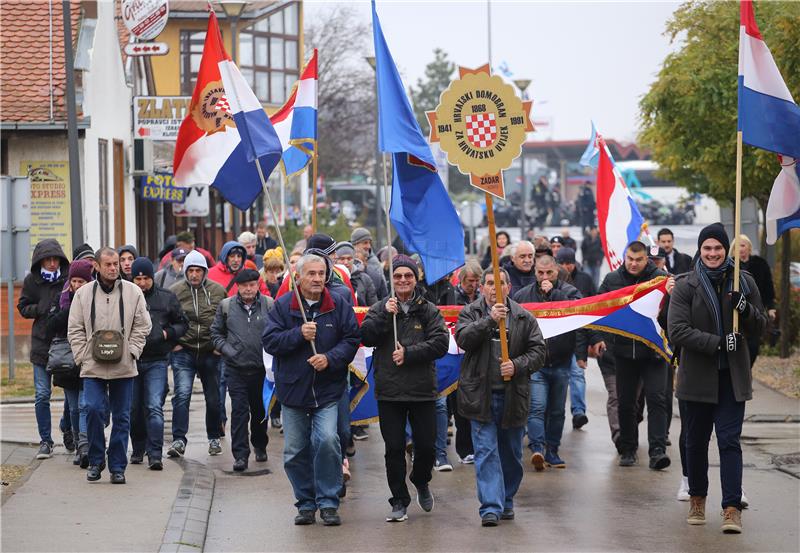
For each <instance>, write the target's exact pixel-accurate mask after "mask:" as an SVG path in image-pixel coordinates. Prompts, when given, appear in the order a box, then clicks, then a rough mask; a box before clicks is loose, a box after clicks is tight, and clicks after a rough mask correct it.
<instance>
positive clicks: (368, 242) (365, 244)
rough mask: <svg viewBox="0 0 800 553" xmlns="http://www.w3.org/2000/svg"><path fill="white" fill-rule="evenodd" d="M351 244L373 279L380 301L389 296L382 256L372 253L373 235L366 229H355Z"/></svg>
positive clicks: (356, 255) (351, 236) (351, 235)
mask: <svg viewBox="0 0 800 553" xmlns="http://www.w3.org/2000/svg"><path fill="white" fill-rule="evenodd" d="M350 243H351V244H353V248H354V249H355V251H356V253H355V257H356V258H357V259H358V260H359V261H361V263H362V264H363V265H364V272H365V273H367V275H368V276H369V277H370V278H371V279H372V284H373V286H374V288H375V293H376V294H377V295H378V299H383V298H385V297H386V296H388V295H389V288H388V286H387V283H386V278H385V277H384V274H383V272H384V271H383V265H382V264H381V261H382V260H381V259H380V254H379V255H375V252H373V251H372V233H371V232H370V231H369V230H368V229H365V228H364V227H358V228H355V229H353V232H352V233H351V234H350Z"/></svg>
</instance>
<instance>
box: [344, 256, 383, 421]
mask: <svg viewBox="0 0 800 553" xmlns="http://www.w3.org/2000/svg"><path fill="white" fill-rule="evenodd" d="M335 255H336V258H335V261H336V263H337V264H338V265H343V266H344V267H345V268H346V269H347V270H348V271H349V272H350V284H352V286H353V291H354V292H355V294H356V302H357V304H358V305H359V306H361V307H369V306H371V305H372V304H374V303H375V302H376V301H378V300H379V299H380V298H378V294H377V293H376V291H375V284H374V283H373V282H372V278H370V276H369V275H368V274H367V273H366V271H365V270H364V264H363V263H362V262H361V260H360V259H358V258H356V251H355V248H353V245H352V244H351V243H350V242H339V243H338V244H337V245H336V252H335ZM359 437H360V433H359Z"/></svg>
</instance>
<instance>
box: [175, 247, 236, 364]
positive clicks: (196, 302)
mask: <svg viewBox="0 0 800 553" xmlns="http://www.w3.org/2000/svg"><path fill="white" fill-rule="evenodd" d="M189 267H200V268H201V269H203V271H205V273H206V275H208V265H206V258H205V257H203V254H201V253H200V252H198V251H196V250H194V251H191V252H189V255H187V256H186V260H185V261H184V262H183V272H184V277H183V279H182V280H180V281H178V282H176V283H175V284H173V285H172V288H170V292H172V293H173V294H175V295H176V296H177V297H178V302H179V303H180V305H181V309H182V310H183V313H184V315H186V319H187V320H188V322H189V330H188V331H187V332H186V334H184V335H183V336H181V337H180V338H179V339H178V343H179V344H180V345H181V346H183V347H184V348H186V349H187V350H189V351H191V352H192V353H196V354H197V353H208V352H210V351H212V350H213V349H214V344H213V343H212V342H211V331H210V327H211V323H213V322H214V316H215V315H216V313H217V306H218V305H219V302H221V301H222V300H223V299H225V288H223V287H222V286H220V285H219V284H217V283H216V282H214V281H211V280H208V278H207V276H204V277H203V280H202V282H201V283H200V286H198V287H197V288H195V287H194V286H192V285H191V284H189V281H188V280H187V279H186V271H187V270H188V269H189Z"/></svg>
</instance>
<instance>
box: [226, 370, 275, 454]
mask: <svg viewBox="0 0 800 553" xmlns="http://www.w3.org/2000/svg"><path fill="white" fill-rule="evenodd" d="M264 375H265V372H264V370H263V369H262V370H261V371H260V372H255V373H249V374H248V373H244V372H240V371H238V370H236V369H233V368H230V367H228V366H227V365H226V366H225V380H226V382H227V383H228V394H229V395H230V396H231V453H233V458H234V459H247V458H248V457H250V446H249V445H248V443H247V442H248V431H247V430H248V428H247V427H248V424H249V426H250V433H249V434H250V435H249V438H250V440H249V441H250V443H252V444H253V447H254V448H257V449H266V448H267V443H268V442H269V438H268V437H267V421H266V414H265V412H264V400H263V397H262V395H263V391H264Z"/></svg>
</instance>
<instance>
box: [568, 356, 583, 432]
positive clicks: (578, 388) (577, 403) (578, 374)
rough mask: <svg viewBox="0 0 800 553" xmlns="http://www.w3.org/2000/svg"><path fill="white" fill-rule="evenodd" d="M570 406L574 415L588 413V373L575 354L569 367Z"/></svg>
mask: <svg viewBox="0 0 800 553" xmlns="http://www.w3.org/2000/svg"><path fill="white" fill-rule="evenodd" d="M569 407H570V411H571V412H572V416H573V417H574V416H575V415H585V414H586V374H585V373H584V370H583V369H582V368H580V367H579V366H578V361H577V360H576V359H575V356H574V355H573V356H572V365H570V368H569Z"/></svg>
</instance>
